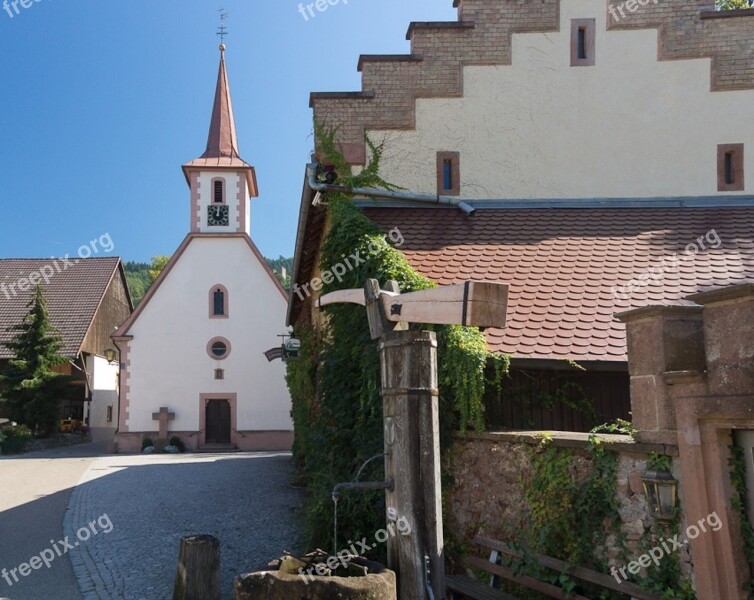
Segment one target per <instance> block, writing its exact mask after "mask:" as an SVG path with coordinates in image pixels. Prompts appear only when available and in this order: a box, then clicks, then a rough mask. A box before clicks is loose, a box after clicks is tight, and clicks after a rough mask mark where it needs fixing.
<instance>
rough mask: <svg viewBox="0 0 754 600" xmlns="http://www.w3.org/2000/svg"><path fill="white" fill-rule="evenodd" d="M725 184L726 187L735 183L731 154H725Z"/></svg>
mask: <svg viewBox="0 0 754 600" xmlns="http://www.w3.org/2000/svg"><path fill="white" fill-rule="evenodd" d="M725 183H726V184H727V185H733V184H734V183H736V177H735V175H734V173H733V153H732V152H726V153H725Z"/></svg>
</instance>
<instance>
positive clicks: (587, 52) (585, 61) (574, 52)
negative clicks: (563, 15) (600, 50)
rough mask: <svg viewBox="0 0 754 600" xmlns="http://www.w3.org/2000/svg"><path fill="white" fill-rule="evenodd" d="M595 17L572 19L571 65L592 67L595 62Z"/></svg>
mask: <svg viewBox="0 0 754 600" xmlns="http://www.w3.org/2000/svg"><path fill="white" fill-rule="evenodd" d="M595 32H596V22H595V20H594V19H573V20H572V21H571V66H572V67H591V66H594V64H595V54H596V53H595V47H596V44H595Z"/></svg>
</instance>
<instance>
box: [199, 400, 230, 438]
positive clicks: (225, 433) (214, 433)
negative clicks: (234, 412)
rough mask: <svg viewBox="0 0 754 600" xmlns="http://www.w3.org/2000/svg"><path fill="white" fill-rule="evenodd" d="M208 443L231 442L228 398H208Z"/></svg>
mask: <svg viewBox="0 0 754 600" xmlns="http://www.w3.org/2000/svg"><path fill="white" fill-rule="evenodd" d="M205 410H206V415H205V416H206V421H205V423H206V424H207V432H206V443H207V444H230V402H228V400H207V406H206V408H205Z"/></svg>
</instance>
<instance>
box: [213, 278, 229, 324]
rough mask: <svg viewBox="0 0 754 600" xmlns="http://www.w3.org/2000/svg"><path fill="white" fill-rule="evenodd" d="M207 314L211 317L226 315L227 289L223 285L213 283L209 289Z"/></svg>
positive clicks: (220, 317) (219, 317)
mask: <svg viewBox="0 0 754 600" xmlns="http://www.w3.org/2000/svg"><path fill="white" fill-rule="evenodd" d="M209 316H210V318H211V319H224V318H227V317H228V289H227V288H226V287H225V286H224V285H215V286H213V287H212V288H211V289H210V291H209Z"/></svg>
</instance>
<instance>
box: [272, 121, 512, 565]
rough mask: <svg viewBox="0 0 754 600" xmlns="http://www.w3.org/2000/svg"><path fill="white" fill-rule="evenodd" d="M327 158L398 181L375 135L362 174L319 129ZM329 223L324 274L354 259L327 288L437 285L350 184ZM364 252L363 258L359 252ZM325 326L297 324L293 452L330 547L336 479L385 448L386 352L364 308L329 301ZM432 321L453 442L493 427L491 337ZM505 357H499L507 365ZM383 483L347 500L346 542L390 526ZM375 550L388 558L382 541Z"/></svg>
mask: <svg viewBox="0 0 754 600" xmlns="http://www.w3.org/2000/svg"><path fill="white" fill-rule="evenodd" d="M316 133H317V138H318V149H319V152H320V155H321V156H322V157H323V160H322V162H323V164H327V165H329V166H328V169H330V170H333V171H335V172H336V173H337V174H338V176H339V177H338V184H339V185H342V186H345V187H349V188H354V187H371V188H385V189H394V186H391V185H390V184H389V183H387V182H386V181H384V180H383V179H382V178H381V177H380V175H379V161H380V157H381V154H382V148H381V147H380V146H377V145H375V144H373V143H372V142H371V141H370V140H369V139H368V138H367V140H366V143H367V144H368V146H369V148H370V156H371V159H370V161H369V163H368V164H367V165H366V167H364V168H363V169H362V170H361V171H360V172H358V173H357V174H354V175H352V174H351V168H350V166H349V165H348V164H347V163H346V161H345V159H344V158H343V156H342V154H341V153H340V151H339V150H338V148H337V146H336V143H335V138H334V135H335V133H334V132H332V131H331V132H327V131H324V130H322V129H319V128H318V129H317V132H316ZM326 202H327V210H328V229H327V233H326V237H325V238H324V241H323V243H322V245H321V252H320V258H319V267H320V271H321V273H323V274H324V273H325V272H326V271H330V272H334V271H335V269H333V267H334V266H335V265H345V266H346V268H345V269H339V271H345V272H344V273H343V274H342V275H341V276H340V277H337V278H335V277H330V278H327V279H325V278H324V277H323V284H322V290H321V293H322V294H326V293H329V292H332V291H335V290H339V289H350V288H363V287H364V285H365V283H366V281H367V280H368V279H377V280H378V281H379V282H380V283H381V284H383V285H384V284H385V283H386V282H387V281H389V280H394V281H397V282H398V284H399V286H400V289H401V291H402V292H409V291H414V290H422V289H427V288H430V287H432V286H433V285H434V284H433V283H432V282H431V281H430V280H429V279H427V278H426V277H424V276H422V275H420V274H419V273H417V272H416V271H415V270H414V269H413V268H412V267H411V266H410V265H409V263H408V261H407V260H406V257H405V256H404V255H403V254H402V253H401V252H400V251H399V250H397V249H396V248H394V247H393V246H392V245H391V243H390V241H389V240H388V239H387V238H386V236H385V235H384V234H383V233H382V231H381V230H380V228H379V227H378V226H377V225H376V224H375V223H374V222H372V221H370V220H369V219H368V218H367V217H365V216H364V214H363V213H362V212H361V211H360V210H358V209H357V208H356V207H355V206H354V205H353V203H352V198H351V196H350V195H349V194H345V193H328V194H327V197H326ZM356 257H358V259H356ZM325 315H326V318H325V323H324V324H323V325H322V327H321V328H320V330H316V329H315V328H314V327H308V328H307V326H298V328H297V330H296V331H295V335H296V337H298V338H300V339H301V340H302V349H301V358H300V360H299V361H297V362H291V363H288V375H287V381H288V385H289V387H290V391H291V397H292V400H293V410H292V414H293V418H294V424H295V430H296V442H295V446H294V455H295V460H296V464H297V465H298V466H299V469H300V478H301V482H302V483H303V484H304V485H305V486H306V488H307V492H308V493H307V496H306V500H305V506H304V515H305V523H304V525H305V527H304V529H305V532H306V538H307V539H306V540H304V541H305V543H306V544H307V546H309V547H314V546H320V547H323V548H326V549H331V547H332V538H333V529H332V527H333V503H332V500H331V492H332V488H333V485H334V484H335V483H338V482H341V481H350V480H352V479H353V477H354V476H355V474H356V472H357V470H358V469H359V467H360V466H361V465H362V464H363V463H364V462H365V461H366V460H367V459H369V458H371V457H372V456H375V455H378V454H380V453H381V452H382V450H383V440H382V400H381V398H380V371H379V357H378V353H377V348H376V344H375V342H374V341H373V340H371V338H370V335H369V326H368V321H367V317H366V313H365V311H364V308H363V307H360V306H355V305H348V304H338V305H333V306H329V307H327V309H326V311H325ZM416 327H417V328H419V327H420V328H423V329H433V330H434V331H435V332H436V333H437V338H438V357H439V359H438V362H439V365H438V367H439V369H438V380H439V385H440V414H441V446H442V447H443V448H448V447H449V445H450V444H449V438H450V433H451V431H452V430H453V429H456V428H460V429H462V430H465V429H466V428H469V427H471V428H474V429H477V430H482V429H483V428H484V404H483V395H484V390H485V381H484V371H485V366H486V365H487V361H488V360H489V359H490V355H489V353H488V352H487V350H486V344H485V340H484V336H483V335H482V333H481V332H480V331H479V330H478V329H476V328H469V327H460V326H442V327H437V326H436V327H428V326H420V325H416ZM506 360H507V359H506V358H503V357H496V358H494V359H493V361H494V363H495V364H498V365H499V369H500V370H502V369H507V362H506ZM382 477H383V470H382V463H381V462H380V461H375V462H374V463H372V464H370V466H369V467H368V468H367V469H366V470H365V472H364V473H363V474H362V479H363V480H367V479H369V480H375V479H382ZM382 498H383V494H382V493H381V492H371V493H363V492H348V493H345V494H343V496H342V497H341V500H340V502H339V507H338V513H339V514H338V521H339V532H338V539H339V540H340V541H341V544H342V543H343V542H345V541H347V540H349V539H351V540H356V539H361V538H362V537H364V536H367V537H368V538H371V536H373V534H374V532H375V531H377V530H378V529H381V528H382V527H384V505H383V500H382ZM373 558H376V559H384V547H382V546H378V547H377V548H376V549H375V550H374V553H373Z"/></svg>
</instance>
